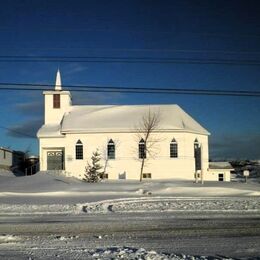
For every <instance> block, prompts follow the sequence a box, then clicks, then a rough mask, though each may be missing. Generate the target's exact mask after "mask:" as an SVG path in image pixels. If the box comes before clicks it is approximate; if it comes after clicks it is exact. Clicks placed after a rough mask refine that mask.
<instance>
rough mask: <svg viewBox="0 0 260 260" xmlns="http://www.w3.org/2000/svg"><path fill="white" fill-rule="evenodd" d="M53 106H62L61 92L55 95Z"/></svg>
mask: <svg viewBox="0 0 260 260" xmlns="http://www.w3.org/2000/svg"><path fill="white" fill-rule="evenodd" d="M53 108H60V94H54V95H53Z"/></svg>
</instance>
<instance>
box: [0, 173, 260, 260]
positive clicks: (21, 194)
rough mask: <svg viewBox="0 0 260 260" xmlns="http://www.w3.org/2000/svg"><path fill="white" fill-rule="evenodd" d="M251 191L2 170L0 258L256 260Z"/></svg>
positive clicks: (257, 193)
mask: <svg viewBox="0 0 260 260" xmlns="http://www.w3.org/2000/svg"><path fill="white" fill-rule="evenodd" d="M259 187H260V183H259V182H258V181H257V180H254V181H250V182H249V183H247V184H246V183H243V182H231V183H225V182H206V183H205V184H204V185H202V184H196V183H194V182H192V181H184V180H161V181H152V180H151V181H143V182H142V183H140V182H139V181H126V180H118V181H104V182H100V183H95V184H89V183H84V182H82V181H80V180H77V179H74V178H65V177H62V176H58V175H56V176H54V175H50V174H44V173H38V174H36V175H34V176H27V177H14V176H13V175H12V174H11V173H10V172H7V171H2V172H0V259H8V260H9V259H14V260H18V259H19V260H20V259H26V260H29V259H31V260H34V259H232V256H234V259H237V258H239V257H237V256H243V258H242V259H258V258H257V257H256V256H259V255H258V252H259V254H260V251H259V249H258V248H260V244H259V242H257V241H259V240H260V235H259V234H260V233H259V232H260V225H259V224H260V223H259V219H260V188H259ZM214 219H215V220H214ZM239 219H240V220H239ZM177 220H178V221H184V224H182V225H181V227H180V226H179V224H178V223H179V222H178V221H177ZM198 220H201V221H202V224H201V225H202V226H201V228H200V227H199V225H198ZM211 220H212V221H211ZM185 221H186V222H185ZM208 221H209V223H207V222H208ZM218 221H220V222H218ZM222 221H223V223H222ZM225 221H226V222H227V223H226V222H225ZM237 221H238V222H239V221H241V223H240V224H241V227H239V228H237V226H236V222H237ZM243 221H245V222H243ZM193 222H194V223H193ZM101 223H102V225H101ZM248 223H250V225H251V226H249V224H248ZM175 225H176V226H175ZM189 225H190V226H189ZM204 225H205V226H204ZM225 225H226V226H225ZM188 226H189V228H187V227H188ZM201 241H204V242H201ZM219 241H221V242H219ZM201 243H206V244H205V245H207V246H206V247H205V248H203V247H202V246H201ZM218 243H222V244H221V246H222V247H223V248H224V247H226V246H227V245H230V246H228V247H226V248H225V250H226V251H225V250H224V249H223V248H222V249H221V248H218V247H216V246H215V245H216V244H218ZM236 243H242V244H243V247H240V248H236V246H235V245H236ZM231 245H232V246H231ZM223 250H224V251H223ZM222 251H223V252H225V253H226V255H229V256H230V257H226V256H223V255H222V256H221V252H222ZM233 251H236V252H235V253H234V254H232V253H231V252H233ZM203 255H204V256H203ZM209 255H211V256H209ZM247 256H248V257H247Z"/></svg>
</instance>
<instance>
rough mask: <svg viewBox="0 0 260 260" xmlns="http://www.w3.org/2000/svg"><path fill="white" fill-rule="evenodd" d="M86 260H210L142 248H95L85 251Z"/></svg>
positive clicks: (203, 257) (202, 257)
mask: <svg viewBox="0 0 260 260" xmlns="http://www.w3.org/2000/svg"><path fill="white" fill-rule="evenodd" d="M86 258H87V259H89V258H91V259H131V260H134V259H145V260H170V259H171V260H183V259H186V260H201V259H205V260H207V259H212V257H207V256H190V255H175V254H167V253H157V252H156V251H154V250H152V251H147V250H145V249H144V248H139V249H137V248H132V247H109V248H97V249H95V250H90V251H86ZM214 259H231V258H225V257H221V258H217V257H214Z"/></svg>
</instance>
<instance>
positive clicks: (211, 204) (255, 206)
mask: <svg viewBox="0 0 260 260" xmlns="http://www.w3.org/2000/svg"><path fill="white" fill-rule="evenodd" d="M78 207H79V210H80V209H81V208H82V210H83V212H86V213H108V212H114V213H128V212H161V211H218V212H226V211H230V212H232V211H237V212H260V198H222V197H221V198H194V199H193V198H172V197H152V198H147V197H143V198H129V199H115V200H104V201H99V202H90V203H86V204H79V205H78Z"/></svg>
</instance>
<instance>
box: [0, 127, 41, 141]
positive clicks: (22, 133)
mask: <svg viewBox="0 0 260 260" xmlns="http://www.w3.org/2000/svg"><path fill="white" fill-rule="evenodd" d="M0 128H2V129H5V130H8V131H10V132H13V133H16V134H18V135H21V136H25V137H29V138H35V139H37V137H36V136H33V135H28V134H26V133H24V132H21V131H17V130H14V129H11V128H8V127H5V126H1V125H0Z"/></svg>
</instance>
